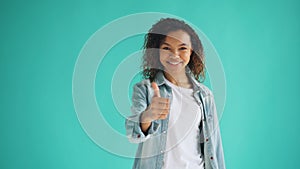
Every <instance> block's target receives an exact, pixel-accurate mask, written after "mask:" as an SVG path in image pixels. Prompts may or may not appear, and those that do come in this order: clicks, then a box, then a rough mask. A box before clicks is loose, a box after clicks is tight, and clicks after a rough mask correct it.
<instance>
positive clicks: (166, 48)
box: [162, 46, 170, 50]
mask: <svg viewBox="0 0 300 169" xmlns="http://www.w3.org/2000/svg"><path fill="white" fill-rule="evenodd" d="M162 49H163V50H170V48H169V47H167V46H165V47H163V48H162Z"/></svg>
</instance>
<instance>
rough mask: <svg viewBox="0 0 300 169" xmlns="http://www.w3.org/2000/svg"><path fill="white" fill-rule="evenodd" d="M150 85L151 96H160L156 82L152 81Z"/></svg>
mask: <svg viewBox="0 0 300 169" xmlns="http://www.w3.org/2000/svg"><path fill="white" fill-rule="evenodd" d="M151 86H152V88H153V90H154V95H153V97H160V93H159V88H158V86H157V84H156V83H155V82H152V83H151Z"/></svg>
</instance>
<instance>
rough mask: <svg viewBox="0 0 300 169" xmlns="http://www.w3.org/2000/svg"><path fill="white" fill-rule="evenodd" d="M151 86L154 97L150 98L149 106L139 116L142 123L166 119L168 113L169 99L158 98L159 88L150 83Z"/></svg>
mask: <svg viewBox="0 0 300 169" xmlns="http://www.w3.org/2000/svg"><path fill="white" fill-rule="evenodd" d="M151 85H152V88H153V90H154V95H153V97H152V101H151V104H150V105H149V106H148V108H147V109H146V111H144V112H143V114H142V116H141V121H142V123H149V122H151V121H153V120H158V119H166V118H167V116H168V114H169V112H170V104H169V99H168V98H162V97H160V92H159V88H158V86H157V84H156V83H155V82H152V83H151ZM150 124H151V123H150ZM149 126H150V125H149Z"/></svg>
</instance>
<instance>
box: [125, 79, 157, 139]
mask: <svg viewBox="0 0 300 169" xmlns="http://www.w3.org/2000/svg"><path fill="white" fill-rule="evenodd" d="M147 96H148V90H147V87H146V84H145V83H142V82H141V83H137V84H136V85H134V88H133V94H132V106H131V113H132V115H131V116H129V117H127V119H126V122H125V127H126V135H127V137H128V139H129V141H130V142H132V143H141V142H144V141H146V140H147V139H149V138H150V137H152V136H153V135H154V134H156V133H157V131H158V129H159V127H160V125H159V123H158V121H152V123H151V126H150V128H149V129H148V132H147V133H144V132H143V131H142V129H141V126H140V116H141V114H142V112H143V111H145V110H146V109H147V107H148V101H147V99H148V98H147Z"/></svg>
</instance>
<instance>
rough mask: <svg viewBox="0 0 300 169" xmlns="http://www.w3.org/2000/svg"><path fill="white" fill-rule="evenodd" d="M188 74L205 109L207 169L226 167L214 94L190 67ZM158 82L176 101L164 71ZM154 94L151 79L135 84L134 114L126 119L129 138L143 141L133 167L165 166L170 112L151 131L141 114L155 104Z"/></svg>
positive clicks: (157, 168)
mask: <svg viewBox="0 0 300 169" xmlns="http://www.w3.org/2000/svg"><path fill="white" fill-rule="evenodd" d="M187 75H188V77H189V78H190V80H191V82H192V84H193V90H194V98H195V100H196V102H197V103H198V104H199V106H200V108H202V112H203V116H202V120H201V125H200V124H199V128H200V130H199V131H200V135H201V136H202V138H204V139H200V138H199V147H201V148H202V151H203V155H204V157H203V158H204V165H205V169H225V162H224V155H223V148H222V142H221V136H220V129H219V121H218V117H217V112H216V106H215V101H214V97H213V94H212V92H211V91H210V90H209V89H208V88H207V87H206V86H204V85H203V84H201V83H199V82H198V81H197V80H196V79H195V78H194V76H193V75H192V73H191V71H190V70H188V71H187ZM154 82H156V83H157V85H158V87H159V91H160V95H161V97H164V98H169V99H170V102H172V89H171V87H170V86H168V85H167V84H166V82H165V77H164V75H163V72H162V71H160V72H158V73H157V74H156V76H155V79H154ZM153 94H154V92H153V89H152V87H151V83H150V80H149V79H145V80H143V81H141V82H139V83H137V84H135V86H134V89H133V96H132V106H131V112H132V115H131V116H129V117H128V118H127V119H126V123H125V126H126V135H127V137H128V139H129V141H130V142H132V143H138V144H139V145H138V149H137V152H136V158H135V161H134V165H133V169H161V168H162V166H163V162H164V153H165V148H166V139H167V131H168V130H167V129H168V121H169V116H168V117H167V118H166V119H164V120H154V121H152V123H151V126H150V128H149V129H148V132H147V133H144V132H143V131H142V129H141V127H140V115H141V113H142V112H143V111H145V110H146V108H147V107H148V106H149V105H150V104H151V99H152V97H153ZM187 125H189V124H187ZM200 156H201V155H200ZM200 156H199V158H200Z"/></svg>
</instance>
